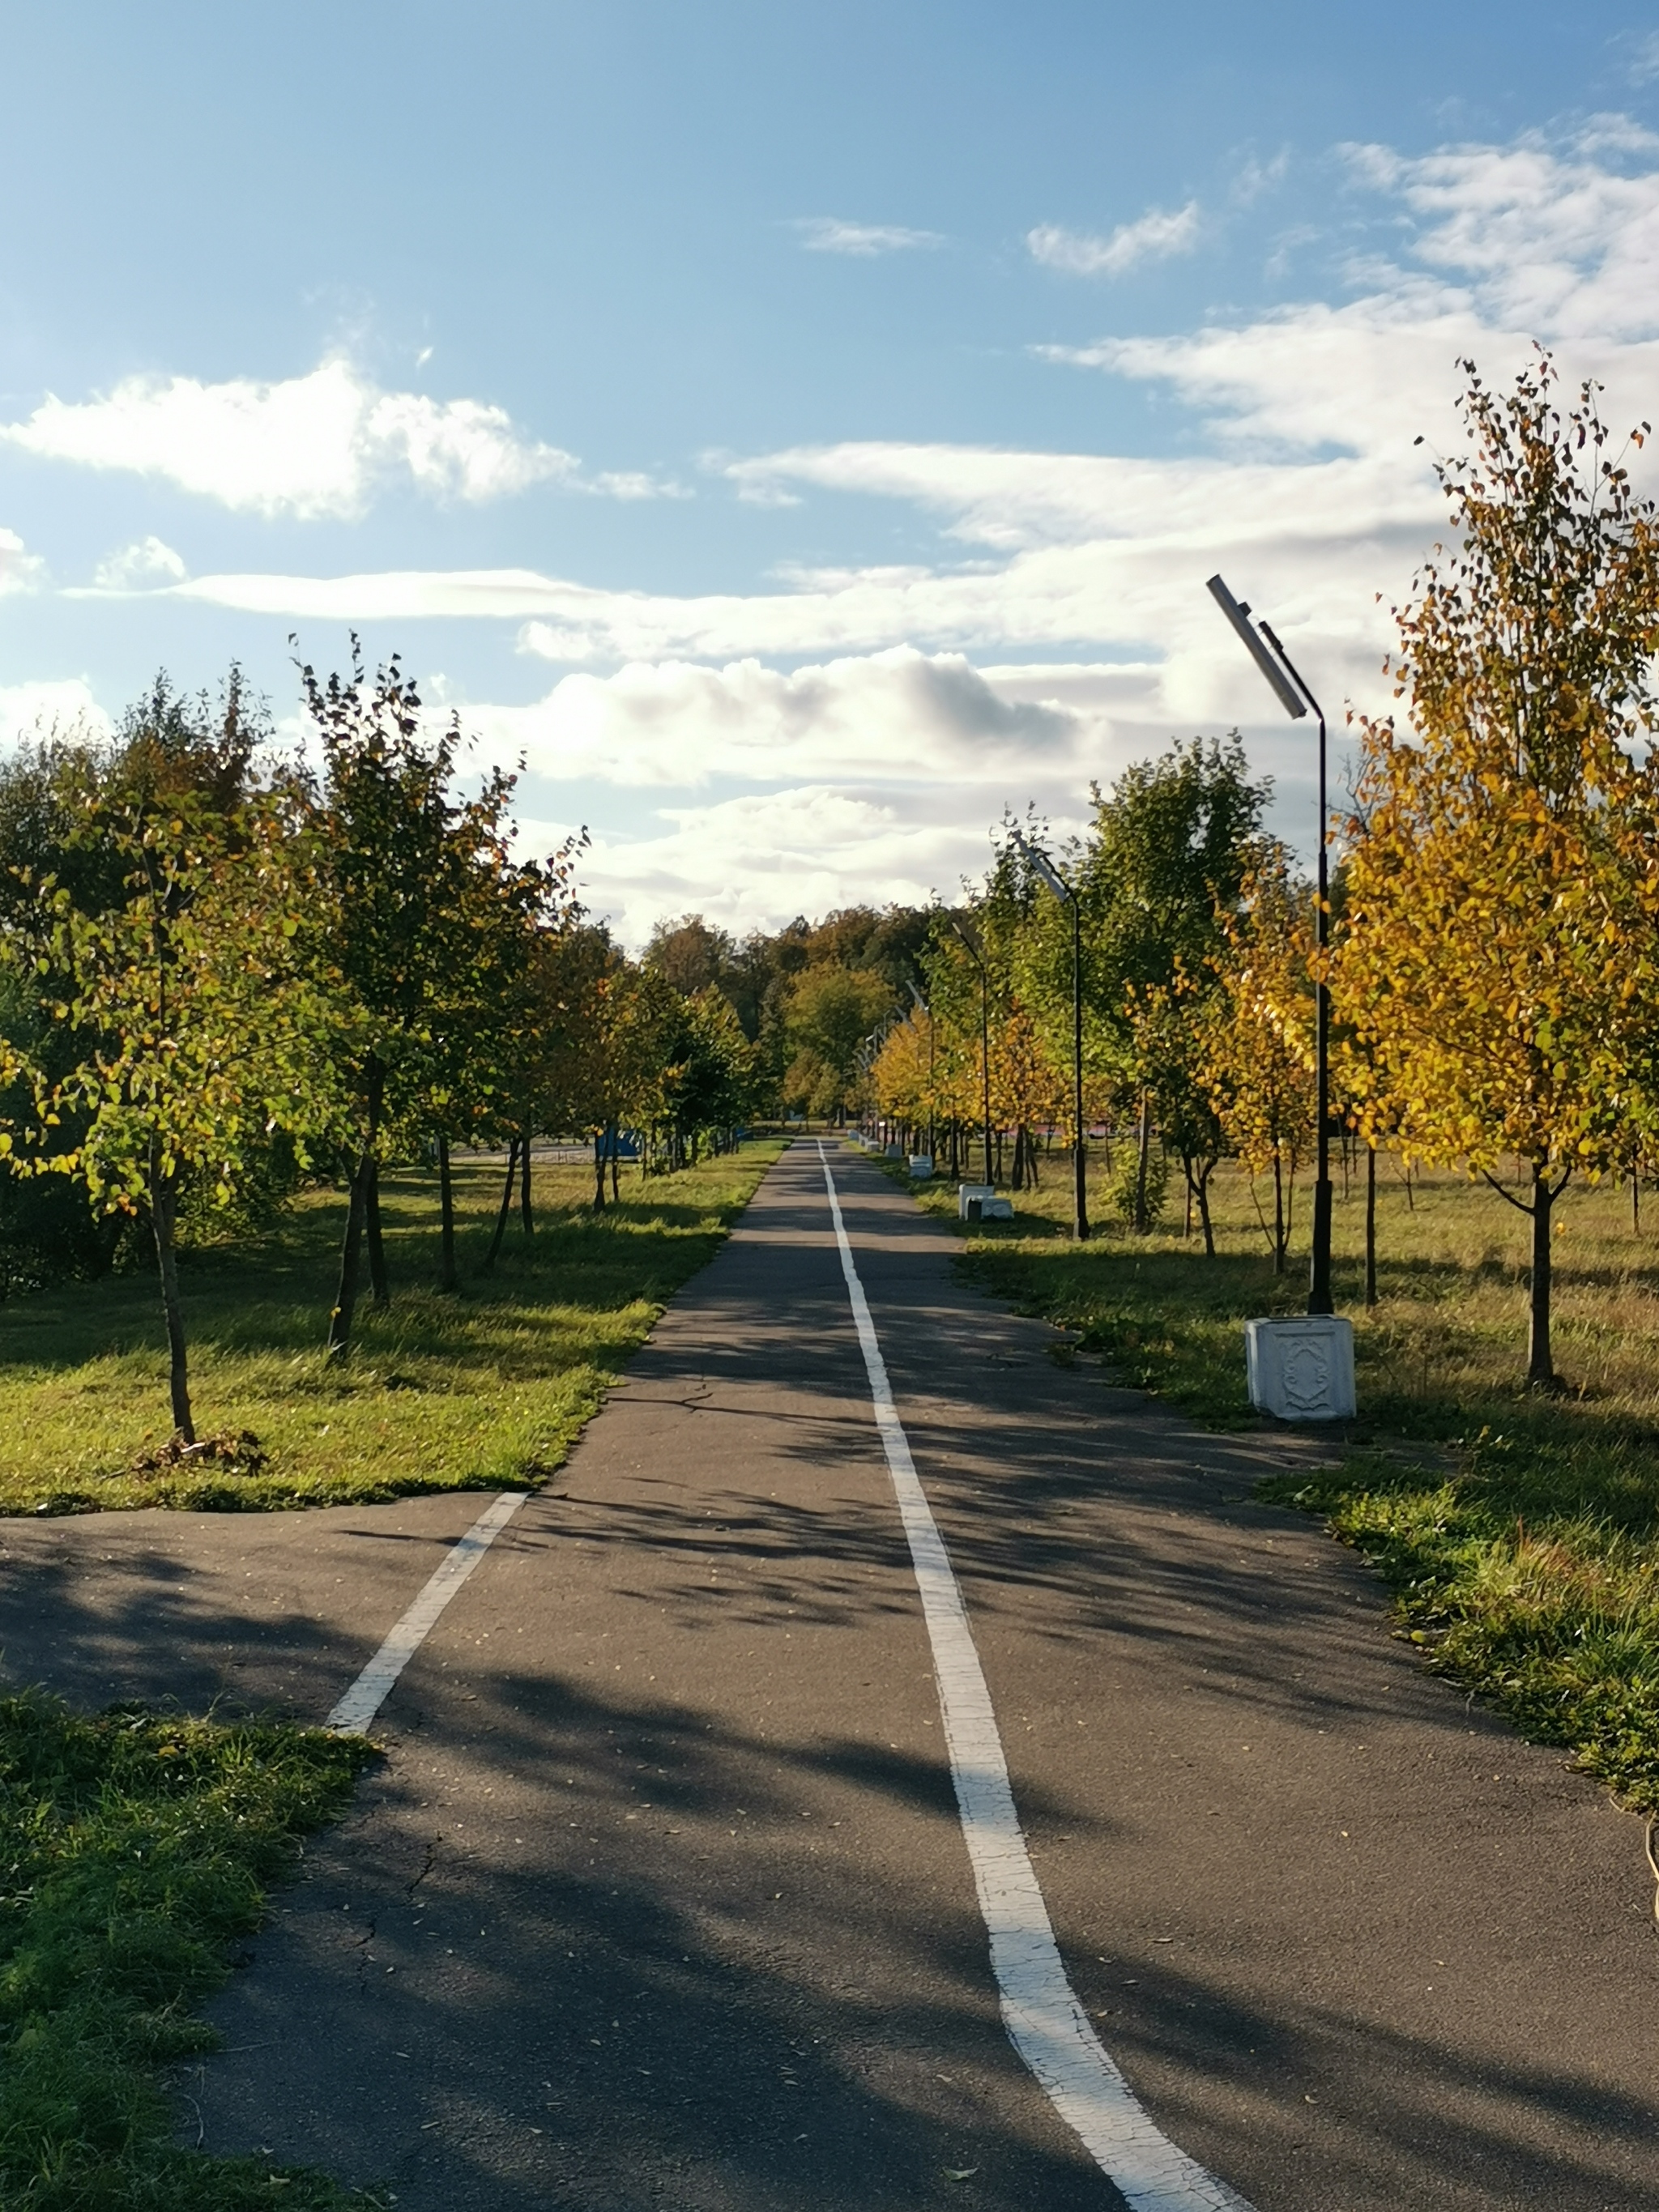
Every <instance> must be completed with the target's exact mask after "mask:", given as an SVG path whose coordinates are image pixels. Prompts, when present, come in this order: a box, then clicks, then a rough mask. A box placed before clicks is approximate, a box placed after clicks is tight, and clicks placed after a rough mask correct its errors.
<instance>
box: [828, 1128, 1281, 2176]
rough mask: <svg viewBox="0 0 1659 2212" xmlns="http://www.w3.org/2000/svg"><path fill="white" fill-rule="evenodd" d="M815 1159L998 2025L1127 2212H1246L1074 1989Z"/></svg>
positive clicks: (860, 1291)
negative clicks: (907, 1576) (1183, 2141)
mask: <svg viewBox="0 0 1659 2212" xmlns="http://www.w3.org/2000/svg"><path fill="white" fill-rule="evenodd" d="M818 1158H819V1160H820V1162H821V1163H822V1164H823V1181H824V1188H826V1189H827V1191H828V1192H829V1213H830V1218H831V1219H832V1220H833V1221H834V1223H835V1225H836V1243H837V1244H838V1245H839V1246H840V1248H841V1265H842V1273H843V1274H844V1275H845V1276H846V1278H847V1295H848V1299H849V1300H850V1301H851V1304H852V1308H853V1319H854V1323H855V1324H856V1326H857V1328H858V1335H859V1344H860V1347H861V1349H862V1351H863V1353H864V1365H865V1371H866V1374H867V1375H868V1376H869V1379H870V1397H871V1401H872V1404H873V1406H874V1407H875V1414H876V1426H877V1428H878V1431H879V1432H880V1435H881V1442H882V1449H884V1452H885V1453H886V1455H887V1469H888V1473H889V1474H890V1475H891V1477H892V1481H893V1494H894V1496H895V1498H896V1499H897V1501H898V1510H899V1518H900V1520H901V1521H902V1522H903V1524H904V1534H905V1536H906V1538H907V1540H908V1543H909V1547H910V1562H911V1565H912V1566H913V1567H914V1569H915V1577H916V1587H917V1589H919V1590H920V1591H921V1610H922V1614H923V1617H924V1618H925V1620H926V1621H927V1635H928V1640H929V1642H930V1643H931V1644H932V1645H933V1672H934V1674H935V1677H936V1678H937V1680H938V1682H939V1712H940V1715H941V1717H942V1718H943V1721H944V1723H945V1745H946V1747H947V1749H948V1750H949V1753H950V1756H951V1780H952V1781H953V1782H954V1783H955V1784H956V1791H957V1808H958V1810H959V1811H960V1813H961V1815H962V1832H963V1837H964V1838H965V1839H966V1842H967V1845H968V1857H969V1862H970V1863H971V1864H972V1867H973V1869H974V1883H975V1887H976V1889H977V1890H978V1892H979V1907H980V1911H981V1915H982V1916H983V1917H984V1921H985V1927H986V1932H987V1935H988V1936H989V1937H990V1939H991V1971H992V1972H993V1973H994V1974H995V1976H996V1979H997V1988H998V1990H999V1992H1000V1997H1001V2002H1002V2019H1003V2024H1004V2026H1005V2027H1006V2028H1007V2031H1008V2034H1009V2039H1010V2040H1011V2041H1012V2044H1013V2046H1014V2048H1015V2050H1016V2051H1018V2053H1019V2055H1020V2057H1022V2058H1023V2059H1024V2061H1025V2063H1026V2064H1027V2065H1028V2066H1029V2067H1030V2069H1031V2071H1032V2073H1033V2074H1035V2075H1036V2078H1037V2080H1038V2081H1039V2082H1040V2083H1041V2084H1042V2087H1043V2089H1044V2090H1045V2091H1046V2092H1047V2093H1048V2098H1049V2100H1050V2101H1051V2102H1052V2103H1053V2105H1054V2109H1055V2111H1056V2112H1058V2113H1059V2114H1060V2118H1061V2119H1063V2120H1064V2121H1065V2122H1066V2125H1067V2126H1068V2127H1070V2128H1071V2129H1073V2131H1074V2132H1075V2133H1076V2134H1077V2135H1078V2136H1079V2138H1080V2139H1081V2141H1082V2142H1083V2145H1084V2148H1085V2149H1086V2150H1087V2151H1088V2153H1089V2154H1090V2156H1091V2158H1092V2159H1093V2160H1094V2161H1095V2163H1096V2164H1097V2166H1099V2167H1100V2169H1101V2171H1102V2172H1103V2173H1104V2174H1105V2176H1106V2178H1107V2179H1108V2180H1109V2181H1110V2182H1111V2183H1112V2185H1113V2186H1114V2187H1115V2188H1116V2189H1117V2190H1118V2191H1121V2194H1122V2196H1123V2197H1124V2199H1125V2201H1126V2202H1127V2203H1128V2204H1129V2205H1130V2206H1131V2207H1132V2208H1133V2212H1250V2207H1249V2205H1248V2204H1247V2203H1245V2200H1244V2199H1243V2197H1240V2196H1238V2195H1237V2192H1236V2191H1233V2190H1231V2189H1229V2188H1228V2186H1227V2185H1226V2183H1225V2181H1218V2179H1216V2177H1215V2176H1214V2174H1212V2173H1208V2172H1206V2171H1205V2169H1204V2168H1203V2167H1202V2166H1200V2165H1199V2163H1198V2162H1197V2160H1195V2159H1192V2158H1189V2157H1188V2155H1187V2154H1186V2152H1185V2151H1184V2150H1181V2149H1179V2148H1177V2147H1176V2145H1175V2144H1174V2143H1172V2142H1170V2139H1169V2137H1168V2136H1165V2135H1164V2134H1163V2133H1161V2132H1160V2130H1158V2128H1157V2127H1155V2126H1154V2125H1153V2124H1152V2120H1151V2119H1150V2118H1148V2116H1147V2114H1146V2111H1145V2109H1144V2108H1143V2107H1142V2106H1141V2105H1140V2103H1139V2100H1137V2098H1136V2096H1135V2094H1134V2092H1133V2090H1132V2089H1131V2088H1130V2087H1129V2085H1128V2083H1127V2081H1125V2080H1124V2078H1123V2076H1122V2075H1121V2073H1120V2072H1119V2070H1118V2069H1117V2067H1116V2066H1115V2064H1114V2063H1113V2061H1112V2059H1111V2057H1110V2056H1109V2053H1108V2052H1107V2051H1106V2050H1105V2048H1104V2046H1103V2045H1102V2043H1101V2041H1100V2039H1099V2037H1098V2036H1097V2034H1096V2033H1095V2032H1094V2029H1093V2028H1092V2027H1091V2025H1090V2023H1089V2016H1088V2015H1087V2014H1086V2013H1085V2011H1084V2009H1083V2007H1082V2006H1081V2005H1080V2004H1079V2002H1078V2000H1077V1996H1076V1993H1075V1992H1074V1991H1073V1988H1072V1985H1071V1984H1070V1983H1069V1982H1068V1981H1067V1980H1066V1969H1065V1967H1064V1966H1063V1965H1062V1964H1061V1962H1060V1947H1059V1945H1058V1944H1057V1943H1056V1942H1054V1929H1053V1926H1052V1924H1051V1923H1050V1922H1049V1918H1048V1906H1047V1905H1045V1904H1044V1903H1043V1901H1042V1890H1041V1888H1040V1887H1038V1884H1037V1878H1036V1869H1035V1868H1034V1867H1033V1866H1032V1864H1031V1859H1030V1852H1029V1851H1028V1850H1026V1848H1025V1838H1024V1832H1022V1830H1021V1828H1020V1825H1019V1814H1018V1812H1017V1811H1016V1809H1015V1806H1014V1793H1013V1788H1012V1784H1010V1782H1009V1779H1008V1762H1007V1760H1006V1758H1005V1757H1004V1755H1003V1750H1002V1739H1001V1737H1000V1735H998V1733H997V1722H996V1715H995V1713H994V1711H993V1710H992V1706H991V1693H990V1691H989V1690H988V1689H987V1686H986V1682H985V1673H984V1669H983V1668H981V1665H980V1663H979V1653H978V1651H977V1650H975V1646H974V1638H973V1631H972V1630H971V1629H970V1628H969V1625H968V1613H967V1609H966V1607H964V1606H963V1601H962V1592H961V1589H959V1588H958V1586H957V1578H956V1574H955V1571H954V1570H953V1569H952V1567H951V1558H950V1554H949V1553H948V1552H947V1551H946V1550H945V1539H944V1538H943V1537H942V1536H941V1535H940V1534H939V1524H938V1522H936V1521H935V1520H934V1519H933V1510H932V1508H931V1507H930V1506H929V1504H928V1503H927V1495H926V1493H925V1492H924V1491H923V1489H922V1486H921V1479H920V1477H919V1476H918V1475H917V1474H916V1468H915V1461H914V1459H912V1457H911V1455H910V1441H909V1438H908V1437H907V1436H906V1435H905V1433H904V1425H903V1423H902V1421H901V1420H900V1419H899V1416H898V1407H897V1406H896V1404H895V1403H894V1400H893V1389H892V1385H891V1383H890V1382H889V1381H888V1379H887V1364H886V1362H885V1361H884V1359H883V1358H882V1356H881V1344H880V1341H879V1340H878V1337H877V1335H876V1325H875V1322H873V1321H872V1319H871V1316H870V1303H869V1300H868V1299H867V1298H866V1297H865V1295H864V1285H863V1284H862V1283H861V1282H860V1280H859V1272H858V1269H857V1267H855V1266H854V1261H853V1247H852V1244H851V1243H850V1242H849V1240H848V1235H847V1225H846V1224H845V1222H844V1221H843V1220H842V1213H841V1200H840V1199H839V1198H838V1197H837V1196H836V1179H835V1176H833V1175H832V1174H831V1173H830V1171H829V1154H828V1153H827V1152H826V1151H825V1150H824V1147H823V1144H822V1143H820V1144H819V1146H818Z"/></svg>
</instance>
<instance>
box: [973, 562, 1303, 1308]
mask: <svg viewBox="0 0 1659 2212" xmlns="http://www.w3.org/2000/svg"><path fill="white" fill-rule="evenodd" d="M1209 591H1210V593H1211V596H1212V598H1213V599H1214V600H1215V603H1216V605H1218V607H1219V608H1220V610H1221V611H1222V613H1223V614H1224V615H1225V616H1226V617H1227V620H1228V621H1229V622H1230V623H1231V624H1232V626H1233V628H1234V629H1235V630H1237V633H1238V635H1239V636H1240V638H1241V639H1242V640H1243V643H1244V645H1245V647H1246V649H1247V650H1248V651H1249V655H1250V658H1251V659H1253V660H1254V661H1255V665H1256V666H1257V667H1258V668H1259V669H1260V670H1261V673H1262V674H1263V676H1265V677H1266V678H1267V682H1268V684H1269V685H1270V686H1271V687H1272V690H1273V696H1274V697H1275V698H1276V699H1277V700H1278V701H1279V705H1280V706H1281V707H1283V708H1284V709H1285V713H1286V714H1288V715H1290V716H1291V720H1294V721H1300V720H1302V718H1303V717H1304V715H1305V714H1307V712H1308V710H1309V708H1312V709H1313V712H1314V715H1315V718H1316V720H1317V721H1318V724H1319V861H1318V882H1317V889H1316V895H1315V897H1316V905H1315V915H1314V939H1315V942H1316V945H1317V946H1318V950H1319V962H1318V972H1317V973H1316V975H1315V978H1314V1066H1315V1074H1314V1085H1315V1091H1316V1104H1315V1109H1314V1110H1315V1118H1316V1134H1315V1142H1316V1154H1315V1167H1314V1215H1313V1256H1312V1261H1311V1264H1310V1270H1309V1279H1308V1311H1309V1312H1310V1314H1328V1313H1334V1311H1335V1310H1336V1309H1335V1305H1334V1301H1333V1298H1332V1296H1331V1091H1330V1045H1331V1002H1330V992H1329V989H1328V987H1327V984H1326V981H1325V952H1326V948H1327V947H1328V945H1329V943H1330V926H1331V905H1330V882H1329V872H1328V862H1327V856H1326V843H1325V840H1326V829H1327V798H1326V782H1325V775H1326V732H1325V710H1324V708H1322V706H1321V705H1320V703H1319V702H1318V700H1317V699H1316V698H1315V696H1314V695H1313V693H1312V692H1311V691H1310V690H1309V688H1308V685H1307V683H1306V681H1305V679H1304V678H1303V676H1302V675H1301V673H1300V671H1298V670H1297V666H1296V664H1295V663H1294V661H1292V659H1291V656H1290V654H1289V653H1286V652H1285V648H1284V647H1283V646H1282V645H1281V644H1280V642H1279V638H1278V636H1277V635H1276V634H1275V632H1274V630H1273V625H1272V623H1268V622H1266V621H1264V620H1262V618H1261V617H1260V616H1257V617H1255V620H1254V621H1253V620H1252V619H1251V616H1250V609H1249V603H1248V602H1247V601H1244V600H1240V599H1235V598H1234V597H1233V595H1232V593H1231V592H1230V591H1229V590H1228V589H1227V586H1226V585H1225V583H1224V582H1223V581H1222V580H1221V578H1220V577H1219V576H1212V577H1211V578H1210V580H1209ZM1013 838H1014V842H1015V844H1016V845H1018V848H1019V849H1020V851H1021V853H1022V854H1024V857H1025V860H1026V862H1027V864H1028V865H1029V866H1030V869H1031V871H1032V872H1033V873H1034V874H1035V875H1036V877H1037V878H1039V880H1040V881H1041V882H1042V884H1044V885H1045V886H1046V887H1047V888H1048V890H1050V891H1052V892H1053V893H1054V896H1055V897H1056V898H1057V899H1060V901H1062V902H1064V903H1065V904H1066V905H1067V906H1069V907H1070V908H1071V910H1072V1130H1073V1150H1072V1175H1073V1200H1072V1232H1073V1236H1074V1237H1076V1238H1077V1240H1078V1242H1079V1243H1083V1242H1084V1241H1085V1238H1086V1237H1088V1234H1089V1198H1088V1185H1087V1179H1086V1178H1087V1167H1088V1163H1087V1157H1086V1152H1085V1128H1084V1123H1083V910H1082V902H1081V900H1080V899H1079V896H1078V890H1079V887H1078V885H1076V884H1068V883H1067V882H1066V879H1065V878H1064V877H1063V876H1062V875H1061V874H1060V871H1059V869H1058V868H1056V867H1055V866H1054V862H1053V861H1052V860H1050V859H1049V858H1048V854H1046V853H1045V852H1044V851H1043V850H1042V848H1041V846H1038V845H1034V844H1032V843H1031V842H1030V840H1029V839H1028V838H1026V837H1024V836H1022V835H1021V833H1020V832H1019V830H1018V829H1016V830H1015V831H1014V833H1013ZM950 921H951V927H952V928H953V929H954V930H955V931H956V933H957V936H958V937H959V938H960V939H962V941H963V945H966V946H967V948H968V951H969V953H970V955H971V956H972V957H973V961H974V964H975V967H976V968H977V969H979V992H980V1061H981V1068H982V1070H983V1075H984V1109H985V1180H986V1182H987V1183H988V1182H991V1181H992V1180H993V1178H992V1174H991V1037H990V977H989V975H988V974H987V969H986V964H985V956H984V954H983V952H982V951H981V949H980V947H979V945H977V944H976V943H975V940H974V937H973V934H972V933H971V931H969V928H968V927H967V926H966V924H965V923H963V921H961V920H960V919H959V918H958V917H957V915H951V917H950Z"/></svg>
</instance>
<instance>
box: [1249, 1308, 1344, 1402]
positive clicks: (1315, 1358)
mask: <svg viewBox="0 0 1659 2212" xmlns="http://www.w3.org/2000/svg"><path fill="white" fill-rule="evenodd" d="M1244 1357H1245V1365H1246V1368H1247V1370H1248V1372H1249V1383H1250V1403H1251V1404H1252V1405H1253V1406H1254V1407H1255V1408H1256V1410H1257V1411H1258V1412H1259V1413H1272V1414H1273V1415H1274V1417H1275V1418H1276V1419H1279V1420H1281V1421H1346V1420H1349V1419H1352V1415H1353V1412H1354V1388H1353V1324H1352V1322H1348V1321H1345V1320H1343V1319H1342V1317H1341V1316H1340V1315H1338V1314H1302V1315H1298V1316H1297V1317H1296V1318H1295V1319H1293V1320H1277V1319H1275V1320H1268V1321H1250V1322H1245V1324H1244Z"/></svg>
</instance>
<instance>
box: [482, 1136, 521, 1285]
mask: <svg viewBox="0 0 1659 2212" xmlns="http://www.w3.org/2000/svg"><path fill="white" fill-rule="evenodd" d="M518 1169H519V1140H518V1139H517V1138H516V1137H510V1138H509V1139H507V1181H506V1182H504V1183H503V1184H502V1185H501V1204H500V1206H498V1207H497V1208H496V1210H495V1234H494V1235H493V1236H492V1237H491V1238H490V1240H489V1251H488V1252H486V1253H485V1254H484V1263H483V1267H482V1268H481V1269H480V1270H479V1272H480V1273H482V1274H485V1275H488V1274H489V1273H492V1272H493V1271H494V1268H495V1255H496V1254H497V1253H498V1252H499V1251H500V1250H501V1239H502V1237H505V1236H506V1234H507V1215H508V1214H509V1213H511V1212H512V1211H513V1177H514V1176H516V1175H517V1173H518Z"/></svg>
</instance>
